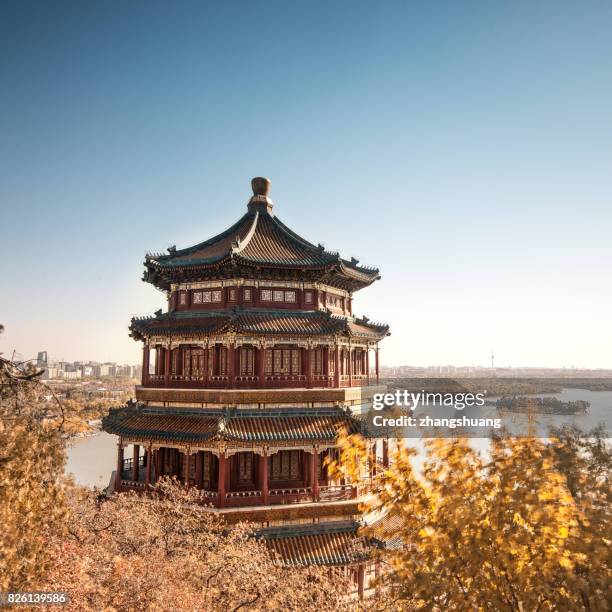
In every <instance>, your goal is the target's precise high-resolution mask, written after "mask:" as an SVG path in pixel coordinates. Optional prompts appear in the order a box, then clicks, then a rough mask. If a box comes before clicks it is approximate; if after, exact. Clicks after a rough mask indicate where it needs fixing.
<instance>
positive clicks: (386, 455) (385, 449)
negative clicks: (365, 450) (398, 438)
mask: <svg viewBox="0 0 612 612" xmlns="http://www.w3.org/2000/svg"><path fill="white" fill-rule="evenodd" d="M382 453H383V455H382V462H383V466H384V467H386V468H388V467H389V440H387V439H386V438H385V439H384V440H383V441H382Z"/></svg>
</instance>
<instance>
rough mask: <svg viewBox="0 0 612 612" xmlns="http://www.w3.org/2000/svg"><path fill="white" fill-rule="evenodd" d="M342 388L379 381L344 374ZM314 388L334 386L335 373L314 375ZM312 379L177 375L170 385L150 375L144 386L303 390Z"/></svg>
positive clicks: (171, 379) (342, 375)
mask: <svg viewBox="0 0 612 612" xmlns="http://www.w3.org/2000/svg"><path fill="white" fill-rule="evenodd" d="M338 378H339V386H340V387H349V386H351V387H363V386H367V385H368V384H371V385H372V384H375V378H370V382H369V383H368V376H367V374H354V375H352V376H351V377H350V381H349V376H348V374H341V375H340V376H339V377H338ZM310 380H311V386H312V387H324V388H329V387H334V375H333V374H329V375H328V374H312V375H311V379H310ZM307 384H308V377H307V376H306V375H305V374H266V375H265V377H264V383H263V385H261V382H260V380H259V376H252V375H248V376H244V375H242V376H235V377H234V381H233V383H231V382H230V377H229V376H227V375H217V374H215V375H213V376H209V377H208V379H206V378H204V377H203V376H201V377H198V376H179V375H176V374H173V375H172V376H170V377H169V380H168V382H167V383H166V378H165V376H163V375H160V374H157V375H149V377H148V378H147V380H146V381H145V383H144V386H145V387H154V388H161V387H165V388H170V389H172V388H175V389H230V388H236V389H258V388H260V387H263V388H266V389H274V388H300V387H306V386H307Z"/></svg>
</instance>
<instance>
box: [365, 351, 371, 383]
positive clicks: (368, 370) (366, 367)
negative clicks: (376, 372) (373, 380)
mask: <svg viewBox="0 0 612 612" xmlns="http://www.w3.org/2000/svg"><path fill="white" fill-rule="evenodd" d="M365 369H366V371H365V373H366V375H367V379H366V380H367V383H368V385H369V384H370V347H369V346H368V347H367V348H366V354H365Z"/></svg>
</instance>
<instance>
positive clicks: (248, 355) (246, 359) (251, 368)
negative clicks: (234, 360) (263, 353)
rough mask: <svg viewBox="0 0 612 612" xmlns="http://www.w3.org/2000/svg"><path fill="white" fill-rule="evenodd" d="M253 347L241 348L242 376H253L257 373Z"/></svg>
mask: <svg viewBox="0 0 612 612" xmlns="http://www.w3.org/2000/svg"><path fill="white" fill-rule="evenodd" d="M253 353H254V351H253V349H252V348H241V349H240V376H253V375H254V374H255V359H254V354H253Z"/></svg>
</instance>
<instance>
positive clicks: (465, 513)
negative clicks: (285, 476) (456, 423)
mask: <svg viewBox="0 0 612 612" xmlns="http://www.w3.org/2000/svg"><path fill="white" fill-rule="evenodd" d="M425 444H426V452H427V460H426V462H425V465H424V469H423V471H422V473H417V472H416V471H415V469H414V468H413V464H412V457H413V455H414V454H415V451H414V450H413V449H411V448H408V447H407V446H405V445H404V444H402V443H401V442H400V443H399V444H398V445H397V447H396V449H395V451H394V452H393V453H392V456H391V458H392V461H391V464H390V466H389V468H388V469H386V470H385V471H384V472H383V473H382V474H380V475H379V476H378V477H377V478H375V479H374V482H373V485H372V490H371V496H370V497H369V498H368V501H367V503H366V504H365V507H364V510H365V511H366V512H368V513H369V515H370V517H374V519H375V520H373V522H372V525H371V526H370V527H369V528H368V529H366V530H365V534H366V535H368V536H371V537H374V538H376V539H378V540H379V541H384V542H387V546H386V548H384V549H382V550H381V551H380V552H379V553H378V554H379V556H380V561H381V562H382V564H383V568H384V569H383V571H382V573H381V579H380V581H379V585H378V587H379V595H378V596H377V598H375V599H374V600H372V601H371V602H370V605H371V606H372V607H373V608H375V609H394V610H395V609H397V610H399V609H404V610H512V611H514V610H516V611H535V610H608V609H609V607H608V606H609V603H610V596H611V591H610V584H611V581H610V578H611V573H610V550H611V549H610V543H611V542H610V539H611V537H612V533H611V525H610V496H611V490H610V468H611V466H612V457H611V454H610V448H609V446H607V444H606V441H605V440H604V439H602V437H601V433H600V432H599V433H598V432H595V433H594V434H593V435H592V436H590V437H588V436H587V437H585V436H581V435H579V433H578V432H576V431H573V430H565V431H560V432H557V433H556V437H555V438H553V439H551V440H549V441H545V440H539V439H534V438H508V437H504V438H499V439H496V440H493V441H492V443H491V447H490V450H489V452H488V454H487V456H482V455H480V454H479V453H478V452H476V451H475V450H474V449H473V448H472V446H470V444H469V442H468V441H467V440H465V439H452V440H441V439H435V440H428V441H426V443H425ZM340 445H341V448H342V454H341V461H340V462H338V463H334V464H332V465H331V466H330V467H331V469H332V470H333V471H335V472H336V473H337V474H338V476H340V477H344V478H347V479H357V478H358V477H359V474H360V470H361V466H362V465H363V463H364V462H365V461H366V460H367V458H368V444H367V442H366V441H365V440H364V439H363V438H361V437H360V436H347V435H343V436H342V437H341V440H340ZM381 516H382V517H383V518H380V517H381Z"/></svg>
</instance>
